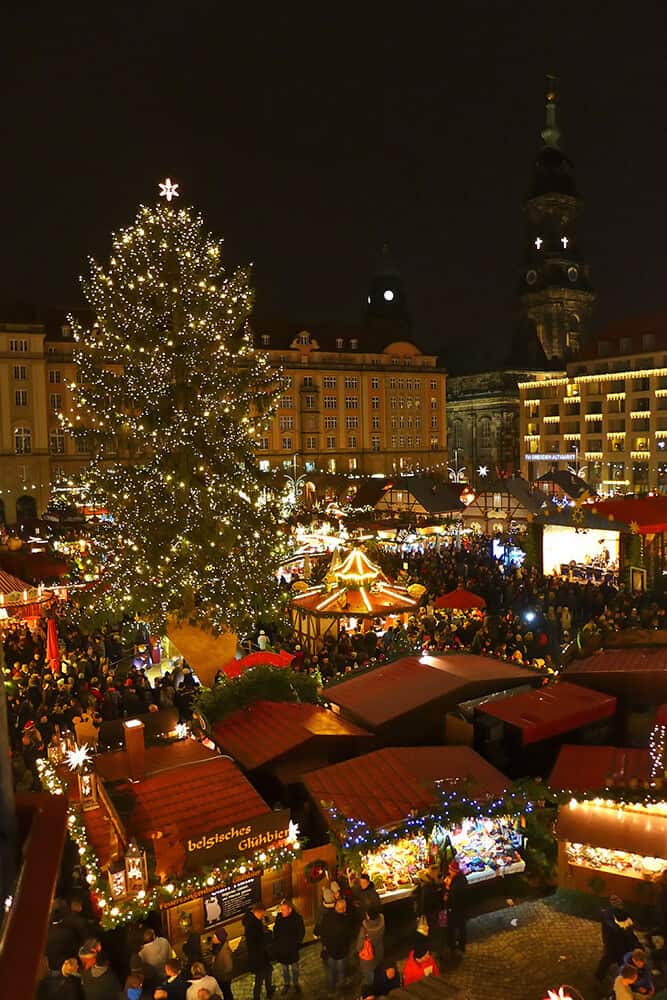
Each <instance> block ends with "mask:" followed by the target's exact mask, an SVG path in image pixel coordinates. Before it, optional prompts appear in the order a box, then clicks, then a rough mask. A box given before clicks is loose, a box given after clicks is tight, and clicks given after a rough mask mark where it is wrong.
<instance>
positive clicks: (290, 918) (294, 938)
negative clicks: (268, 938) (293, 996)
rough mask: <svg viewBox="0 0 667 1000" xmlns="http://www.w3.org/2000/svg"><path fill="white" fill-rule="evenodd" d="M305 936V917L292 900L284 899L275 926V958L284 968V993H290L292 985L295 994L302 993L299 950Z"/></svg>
mask: <svg viewBox="0 0 667 1000" xmlns="http://www.w3.org/2000/svg"><path fill="white" fill-rule="evenodd" d="M305 934H306V928H305V926H304V923H303V917H302V916H301V914H300V913H298V912H297V911H296V910H295V909H294V905H293V903H292V900H291V899H283V900H282V902H281V904H280V909H279V912H278V916H277V917H276V922H275V924H274V925H273V957H274V959H275V961H276V962H279V963H280V965H281V967H282V973H283V988H282V992H283V993H289V989H290V985H291V986H293V987H294V992H295V993H300V992H301V986H300V985H299V948H300V947H301V944H302V942H303V939H304V937H305Z"/></svg>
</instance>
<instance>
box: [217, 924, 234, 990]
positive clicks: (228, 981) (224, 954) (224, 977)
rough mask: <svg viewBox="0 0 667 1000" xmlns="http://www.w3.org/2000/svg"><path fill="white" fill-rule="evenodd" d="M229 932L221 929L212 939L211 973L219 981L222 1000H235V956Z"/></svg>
mask: <svg viewBox="0 0 667 1000" xmlns="http://www.w3.org/2000/svg"><path fill="white" fill-rule="evenodd" d="M227 937H228V935H227V931H226V930H225V928H224V927H220V928H219V929H218V930H217V931H215V933H214V934H213V936H212V938H211V945H212V948H211V953H212V962H211V972H212V973H213V975H214V976H215V978H216V979H217V980H218V982H219V984H220V988H221V990H222V1000H234V994H233V993H232V974H233V971H234V956H233V955H232V949H231V948H230V947H229V941H228V940H227Z"/></svg>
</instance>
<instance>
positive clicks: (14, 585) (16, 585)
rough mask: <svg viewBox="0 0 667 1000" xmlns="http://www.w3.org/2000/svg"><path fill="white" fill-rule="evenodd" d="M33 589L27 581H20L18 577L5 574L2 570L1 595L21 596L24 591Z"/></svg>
mask: <svg viewBox="0 0 667 1000" xmlns="http://www.w3.org/2000/svg"><path fill="white" fill-rule="evenodd" d="M32 589H33V588H32V585H31V584H29V583H26V582H25V580H19V578H18V576H13V575H12V574H11V573H5V571H4V569H0V594H5V595H6V594H20V593H23V591H24V590H32Z"/></svg>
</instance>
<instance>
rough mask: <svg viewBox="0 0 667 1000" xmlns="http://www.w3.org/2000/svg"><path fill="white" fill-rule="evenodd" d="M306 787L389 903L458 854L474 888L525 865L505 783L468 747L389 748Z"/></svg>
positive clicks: (344, 848) (328, 771) (316, 777)
mask: <svg viewBox="0 0 667 1000" xmlns="http://www.w3.org/2000/svg"><path fill="white" fill-rule="evenodd" d="M303 783H304V785H305V786H306V789H307V790H308V793H309V795H310V797H311V799H312V801H313V802H314V804H315V805H316V807H317V809H318V811H319V813H320V816H321V818H322V820H323V823H324V826H325V829H326V831H327V832H328V833H329V834H330V835H333V839H334V841H335V842H336V844H337V847H338V849H339V851H340V853H341V854H342V856H343V857H344V858H347V859H348V860H349V859H350V858H351V855H352V854H354V855H356V864H357V865H358V866H359V867H360V868H361V869H363V870H364V871H367V872H368V874H369V875H370V876H371V878H372V880H373V882H374V884H375V886H376V888H377V890H378V893H379V895H380V897H381V899H382V900H383V901H384V902H393V901H394V900H399V899H403V898H405V897H406V896H409V895H411V894H412V893H413V892H414V890H415V888H416V886H417V885H418V884H419V881H420V873H423V872H424V871H425V870H426V869H428V868H429V867H430V866H433V865H437V866H439V865H441V864H444V863H446V862H447V861H448V860H450V859H451V858H452V857H454V856H455V857H456V860H457V861H458V862H459V864H460V866H461V870H462V871H463V872H464V874H465V875H466V876H467V878H468V881H469V882H470V883H475V882H482V881H485V880H487V879H493V878H497V877H500V876H503V875H510V874H515V873H519V872H522V871H523V870H524V868H525V862H524V860H523V853H522V852H523V849H524V847H525V837H524V835H523V829H522V821H521V817H520V815H518V814H516V815H515V814H510V810H509V809H508V807H507V805H506V800H505V799H504V795H505V792H506V788H507V781H506V779H505V778H504V776H503V775H502V774H500V772H499V771H496V769H495V768H493V767H491V765H490V764H488V763H487V762H486V761H485V760H484V759H483V758H482V757H480V756H479V755H478V754H476V753H475V752H474V750H471V749H470V747H465V746H456V747H442V746H441V747H388V748H385V749H384V750H376V751H374V752H373V753H370V754H365V755H364V756H362V757H357V758H356V759H355V760H351V761H345V762H343V763H340V764H335V765H333V766H331V767H326V768H322V769H321V770H319V771H313V772H310V773H309V774H307V775H305V776H304V777H303ZM462 799H463V800H464V801H463V802H462ZM468 809H469V814H467V815H466V812H467V810H468ZM487 809H488V812H486V811H485V810H487Z"/></svg>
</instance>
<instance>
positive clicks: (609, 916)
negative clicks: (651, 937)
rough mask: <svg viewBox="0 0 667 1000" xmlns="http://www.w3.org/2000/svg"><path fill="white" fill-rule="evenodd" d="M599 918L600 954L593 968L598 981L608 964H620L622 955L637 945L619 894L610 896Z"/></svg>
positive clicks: (602, 977)
mask: <svg viewBox="0 0 667 1000" xmlns="http://www.w3.org/2000/svg"><path fill="white" fill-rule="evenodd" d="M600 918H601V919H600V930H601V932H602V956H601V958H600V961H599V962H598V965H597V969H596V970H595V976H596V979H597V980H598V982H602V980H603V979H604V977H605V975H606V973H607V970H608V969H609V966H610V965H614V966H617V965H620V964H622V963H623V956H624V955H626V954H627V953H628V952H629V951H633V950H634V949H635V948H638V947H639V940H638V938H637V935H636V934H635V931H634V925H633V922H632V917H631V916H630V914H629V913H628V911H627V910H626V909H625V906H624V905H623V900H622V899H620V897H619V896H610V898H609V906H607V907H605V908H604V909H603V910H602V912H601V915H600Z"/></svg>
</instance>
